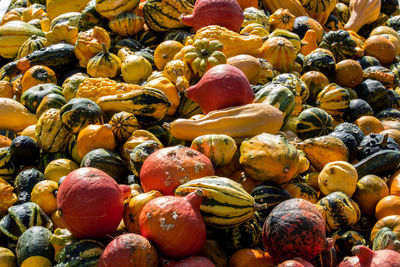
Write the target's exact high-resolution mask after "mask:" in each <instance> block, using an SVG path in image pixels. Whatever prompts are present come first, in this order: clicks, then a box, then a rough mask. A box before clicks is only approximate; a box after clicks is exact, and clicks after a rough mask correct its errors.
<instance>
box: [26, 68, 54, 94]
mask: <svg viewBox="0 0 400 267" xmlns="http://www.w3.org/2000/svg"><path fill="white" fill-rule="evenodd" d="M43 83H54V84H57V77H56V74H55V73H54V71H53V70H52V69H50V68H48V67H46V66H41V65H36V66H33V67H31V68H29V69H28V70H27V71H26V72H25V73H24V75H23V76H22V80H21V89H22V93H24V92H25V91H26V90H28V89H29V88H31V87H32V86H34V85H38V84H43Z"/></svg>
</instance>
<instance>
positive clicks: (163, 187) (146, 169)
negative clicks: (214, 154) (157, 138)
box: [140, 145, 214, 195]
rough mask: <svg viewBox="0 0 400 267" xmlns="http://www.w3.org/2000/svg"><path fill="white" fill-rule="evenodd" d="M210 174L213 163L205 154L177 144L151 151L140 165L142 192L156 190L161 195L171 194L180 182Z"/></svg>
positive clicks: (212, 170) (212, 171) (212, 169)
mask: <svg viewBox="0 0 400 267" xmlns="http://www.w3.org/2000/svg"><path fill="white" fill-rule="evenodd" d="M212 175H214V168H213V165H212V163H211V161H210V160H209V159H208V158H207V157H206V156H205V155H203V154H201V153H200V152H198V151H196V150H194V149H191V148H188V147H185V146H180V145H178V146H171V147H166V148H162V149H159V150H157V151H156V152H154V153H152V154H151V155H150V156H149V157H148V158H147V159H146V160H145V161H144V163H143V165H142V169H141V170H140V182H141V185H142V188H143V191H144V192H149V191H151V190H157V191H160V192H161V193H162V194H163V195H173V194H174V192H175V189H176V188H177V187H178V186H180V185H181V184H183V183H186V182H187V181H190V180H193V179H197V178H202V177H205V176H212Z"/></svg>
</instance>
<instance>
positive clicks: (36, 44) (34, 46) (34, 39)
mask: <svg viewBox="0 0 400 267" xmlns="http://www.w3.org/2000/svg"><path fill="white" fill-rule="evenodd" d="M45 43H46V38H45V37H41V36H37V35H32V36H31V37H29V38H28V39H26V41H25V42H23V43H22V45H21V46H20V48H19V50H18V55H17V57H16V58H17V59H21V58H23V57H25V56H27V55H29V54H30V53H32V52H33V51H35V50H39V49H41V48H43V47H44V45H45Z"/></svg>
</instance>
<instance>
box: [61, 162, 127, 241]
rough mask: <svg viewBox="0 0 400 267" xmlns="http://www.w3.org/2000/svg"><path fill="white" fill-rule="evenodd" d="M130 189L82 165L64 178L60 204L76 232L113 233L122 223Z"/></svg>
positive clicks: (78, 234)
mask: <svg viewBox="0 0 400 267" xmlns="http://www.w3.org/2000/svg"><path fill="white" fill-rule="evenodd" d="M127 190H130V189H129V187H128V186H119V185H118V184H117V183H116V182H115V180H114V179H113V178H111V177H110V176H108V175H107V174H106V173H104V172H103V171H100V170H98V169H95V168H90V167H83V168H79V169H77V170H74V171H72V172H70V173H69V174H68V175H67V176H66V178H65V179H64V180H63V181H62V183H61V185H60V187H59V189H58V193H57V206H58V209H59V211H60V215H61V218H62V220H63V221H64V223H65V225H66V227H67V229H68V230H69V231H70V232H71V233H72V234H73V235H74V236H76V237H77V238H85V237H103V236H105V235H106V234H111V233H113V232H114V231H115V230H116V228H117V226H118V224H119V223H120V221H121V219H122V213H123V201H124V194H125V192H126V191H127ZM82 203H84V204H82ZM105 215H106V216H105Z"/></svg>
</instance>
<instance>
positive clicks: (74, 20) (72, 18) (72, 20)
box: [50, 12, 82, 30]
mask: <svg viewBox="0 0 400 267" xmlns="http://www.w3.org/2000/svg"><path fill="white" fill-rule="evenodd" d="M81 17H82V13H81V12H68V13H64V14H61V15H60V16H58V17H55V18H54V19H53V20H51V23H50V30H52V29H53V28H54V27H55V26H56V25H61V24H67V25H68V26H72V27H78V26H79V20H80V19H81Z"/></svg>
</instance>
